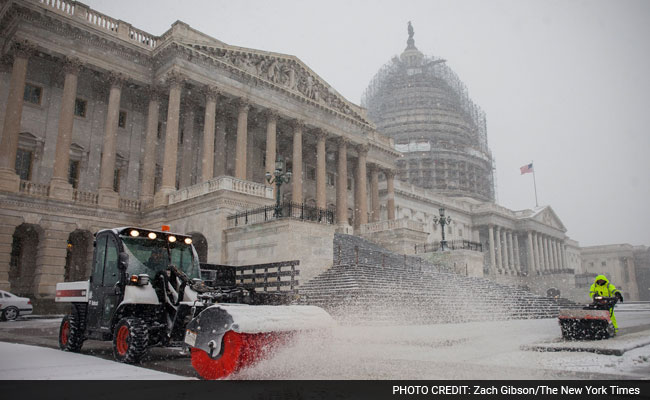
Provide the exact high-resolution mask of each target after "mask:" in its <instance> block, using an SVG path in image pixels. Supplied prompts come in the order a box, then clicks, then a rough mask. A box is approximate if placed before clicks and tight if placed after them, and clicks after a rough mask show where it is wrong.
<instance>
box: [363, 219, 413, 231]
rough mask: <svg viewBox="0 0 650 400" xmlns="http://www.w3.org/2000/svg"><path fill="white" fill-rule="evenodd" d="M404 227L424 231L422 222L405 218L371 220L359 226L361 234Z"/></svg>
mask: <svg viewBox="0 0 650 400" xmlns="http://www.w3.org/2000/svg"><path fill="white" fill-rule="evenodd" d="M400 228H406V229H411V230H414V231H419V232H424V222H420V221H413V220H410V219H407V218H403V219H394V220H388V221H379V222H371V223H369V224H364V225H361V226H360V230H361V231H360V232H361V234H362V235H363V234H367V233H375V232H382V231H388V230H391V229H400Z"/></svg>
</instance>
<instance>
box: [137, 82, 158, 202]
mask: <svg viewBox="0 0 650 400" xmlns="http://www.w3.org/2000/svg"><path fill="white" fill-rule="evenodd" d="M148 92H149V111H148V113H147V136H146V137H145V142H144V160H143V162H142V164H143V165H142V186H141V188H140V201H141V202H142V203H145V204H146V203H149V202H151V201H153V194H154V193H153V192H154V180H155V175H156V153H157V152H156V138H157V136H158V118H159V117H160V93H159V91H158V90H157V89H156V88H149V90H148Z"/></svg>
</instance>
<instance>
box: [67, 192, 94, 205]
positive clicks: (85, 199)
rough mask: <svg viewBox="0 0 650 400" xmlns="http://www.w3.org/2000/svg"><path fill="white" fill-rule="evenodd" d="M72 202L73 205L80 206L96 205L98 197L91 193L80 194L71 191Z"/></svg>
mask: <svg viewBox="0 0 650 400" xmlns="http://www.w3.org/2000/svg"><path fill="white" fill-rule="evenodd" d="M72 200H73V201H74V202H75V203H82V204H97V203H98V201H99V195H98V194H97V193H93V192H82V191H81V190H76V189H75V190H73V191H72Z"/></svg>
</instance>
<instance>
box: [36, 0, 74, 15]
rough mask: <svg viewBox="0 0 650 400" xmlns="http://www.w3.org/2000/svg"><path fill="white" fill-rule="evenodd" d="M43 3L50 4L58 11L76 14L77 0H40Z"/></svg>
mask: <svg viewBox="0 0 650 400" xmlns="http://www.w3.org/2000/svg"><path fill="white" fill-rule="evenodd" d="M40 1H41V3H42V4H44V5H46V6H50V7H52V8H54V9H55V10H57V11H60V12H62V13H65V14H70V15H72V14H74V6H75V3H76V1H63V0H40Z"/></svg>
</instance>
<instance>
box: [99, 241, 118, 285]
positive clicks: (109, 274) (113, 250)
mask: <svg viewBox="0 0 650 400" xmlns="http://www.w3.org/2000/svg"><path fill="white" fill-rule="evenodd" d="M117 254H118V251H117V243H116V242H115V239H114V238H113V237H112V236H109V237H108V243H107V246H106V264H105V265H104V285H103V286H108V287H110V286H113V285H115V284H116V283H117V281H119V280H120V274H119V269H118V268H117Z"/></svg>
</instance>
